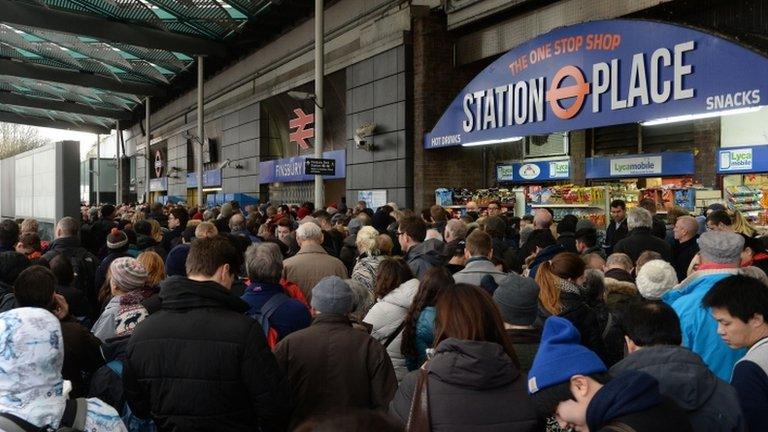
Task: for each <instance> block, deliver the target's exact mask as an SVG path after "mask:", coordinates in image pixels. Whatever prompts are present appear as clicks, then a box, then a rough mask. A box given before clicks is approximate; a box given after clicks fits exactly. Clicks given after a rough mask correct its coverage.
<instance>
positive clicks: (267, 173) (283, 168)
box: [259, 150, 347, 184]
mask: <svg viewBox="0 0 768 432" xmlns="http://www.w3.org/2000/svg"><path fill="white" fill-rule="evenodd" d="M307 159H308V157H307V156H294V157H292V158H287V159H276V160H271V161H266V162H260V163H259V183H260V184H264V183H290V182H302V181H312V180H314V179H315V176H314V175H310V174H308V173H307V172H306V168H307ZM323 159H333V160H334V162H335V170H334V171H335V174H334V175H328V176H323V178H324V179H325V180H334V179H343V178H346V177H347V172H346V161H347V151H346V150H333V151H327V152H324V153H323Z"/></svg>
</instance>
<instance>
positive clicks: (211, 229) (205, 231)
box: [195, 222, 219, 238]
mask: <svg viewBox="0 0 768 432" xmlns="http://www.w3.org/2000/svg"><path fill="white" fill-rule="evenodd" d="M217 235H219V230H218V229H217V228H216V225H214V224H212V223H210V222H203V223H201V224H198V225H197V227H196V228H195V237H196V238H206V237H216V236H217Z"/></svg>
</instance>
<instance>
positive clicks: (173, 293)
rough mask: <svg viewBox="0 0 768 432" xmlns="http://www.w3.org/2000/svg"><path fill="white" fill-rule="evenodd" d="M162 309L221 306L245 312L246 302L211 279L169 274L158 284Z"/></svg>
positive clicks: (247, 307) (246, 308)
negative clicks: (205, 279) (195, 278)
mask: <svg viewBox="0 0 768 432" xmlns="http://www.w3.org/2000/svg"><path fill="white" fill-rule="evenodd" d="M160 300H161V301H162V303H163V306H162V308H163V309H175V310H179V309H194V308H223V309H229V310H232V311H235V312H240V313H245V311H247V310H248V309H249V306H248V303H246V302H245V301H243V300H241V299H240V298H238V297H236V296H235V295H234V294H232V293H231V292H230V291H229V290H227V289H226V288H224V287H223V286H221V285H219V284H218V283H216V282H213V281H205V282H198V281H194V280H192V279H187V278H186V277H184V276H171V277H169V278H168V279H166V280H164V281H163V282H162V283H161V284H160Z"/></svg>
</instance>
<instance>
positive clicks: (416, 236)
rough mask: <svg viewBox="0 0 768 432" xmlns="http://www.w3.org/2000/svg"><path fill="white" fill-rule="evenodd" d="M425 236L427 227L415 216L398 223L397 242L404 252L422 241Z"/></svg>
mask: <svg viewBox="0 0 768 432" xmlns="http://www.w3.org/2000/svg"><path fill="white" fill-rule="evenodd" d="M426 236H427V225H426V224H425V223H424V221H423V220H422V219H421V218H419V217H416V216H411V217H406V218H403V219H402V220H401V221H400V226H399V228H398V232H397V240H398V242H399V243H400V247H401V248H402V249H403V251H404V252H408V251H409V250H410V249H411V248H412V247H414V246H416V245H418V244H419V243H421V242H423V241H424V238H425V237H426Z"/></svg>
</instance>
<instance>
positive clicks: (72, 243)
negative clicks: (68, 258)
mask: <svg viewBox="0 0 768 432" xmlns="http://www.w3.org/2000/svg"><path fill="white" fill-rule="evenodd" d="M76 247H80V238H79V237H77V236H71V237H59V238H57V239H56V240H54V241H53V242H51V247H50V248H49V249H50V250H58V249H69V248H76Z"/></svg>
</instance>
